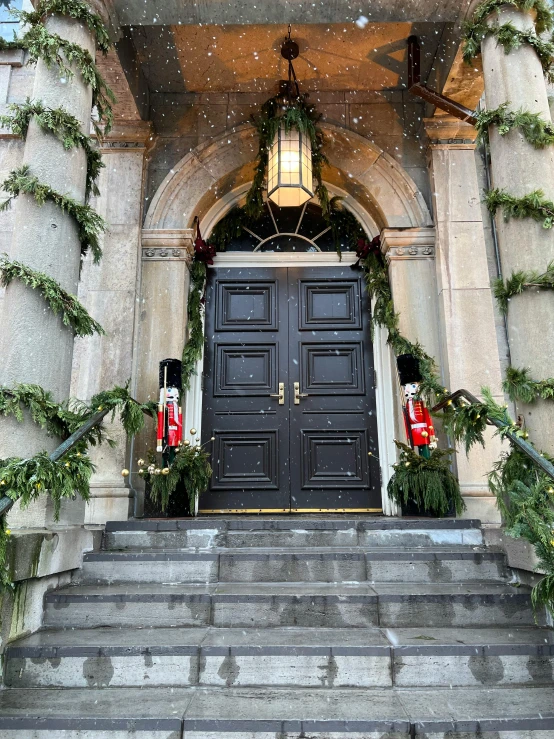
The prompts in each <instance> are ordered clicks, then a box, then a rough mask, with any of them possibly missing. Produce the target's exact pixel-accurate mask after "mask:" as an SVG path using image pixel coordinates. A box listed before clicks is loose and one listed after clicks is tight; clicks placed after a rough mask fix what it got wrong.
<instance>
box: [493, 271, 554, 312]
mask: <svg viewBox="0 0 554 739" xmlns="http://www.w3.org/2000/svg"><path fill="white" fill-rule="evenodd" d="M533 288H535V289H539V290H542V289H550V290H552V289H554V262H550V264H549V265H548V267H547V268H546V272H543V273H542V274H540V273H539V272H537V271H532V272H523V271H520V272H512V274H511V276H510V277H509V278H508V279H507V280H506V283H504V280H503V279H502V278H501V277H499V278H498V279H497V280H494V281H493V291H494V296H495V298H496V300H497V301H498V307H499V308H500V311H501V312H502V313H504V314H506V313H507V312H508V304H509V301H510V299H511V298H513V297H514V295H521V294H522V293H523V291H524V290H530V289H533Z"/></svg>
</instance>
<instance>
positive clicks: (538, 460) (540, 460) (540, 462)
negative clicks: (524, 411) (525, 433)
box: [431, 389, 554, 480]
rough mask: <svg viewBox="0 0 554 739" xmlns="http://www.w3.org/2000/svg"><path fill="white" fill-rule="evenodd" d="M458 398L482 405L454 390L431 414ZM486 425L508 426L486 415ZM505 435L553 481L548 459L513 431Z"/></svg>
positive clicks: (472, 396) (465, 394)
mask: <svg viewBox="0 0 554 739" xmlns="http://www.w3.org/2000/svg"><path fill="white" fill-rule="evenodd" d="M459 398H465V399H466V400H468V401H469V402H470V403H472V404H474V403H477V404H478V405H482V401H480V400H479V398H477V397H476V396H475V395H473V393H470V392H469V390H464V389H461V390H456V392H454V393H450V395H447V396H446V397H445V398H443V400H441V402H440V403H437V405H435V406H433V408H432V409H431V411H432V412H433V413H436V412H437V411H441V410H442V409H443V408H445V407H446V406H447V405H451V404H452V403H453V402H454V401H455V400H458V399H459ZM487 423H488V425H489V426H496V428H499V429H505V428H507V427H508V426H509V424H506V423H502V421H499V420H498V419H497V418H491V417H490V416H488V415H487ZM505 433H506V436H507V437H508V439H509V440H510V441H511V442H512V444H514V446H517V448H518V449H520V451H522V452H523V453H524V454H526V455H527V456H528V457H529V459H530V460H531V461H532V462H534V463H535V464H536V465H537V466H538V467H540V468H541V470H542V471H543V472H545V473H546V474H547V475H548V476H549V477H551V478H552V479H553V480H554V465H553V464H552V462H549V461H548V459H546V458H545V457H543V456H542V455H541V454H540V453H539V452H537V450H536V449H535V447H534V446H532V445H531V444H529V442H528V441H525V439H522V438H521V437H520V436H518V435H517V434H514V433H513V431H506V432H505Z"/></svg>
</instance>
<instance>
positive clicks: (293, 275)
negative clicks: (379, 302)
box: [200, 267, 381, 510]
mask: <svg viewBox="0 0 554 739" xmlns="http://www.w3.org/2000/svg"><path fill="white" fill-rule="evenodd" d="M369 318H370V316H369V306H368V304H367V297H366V294H365V290H364V285H363V279H362V275H361V273H357V272H353V271H352V270H351V269H350V267H344V268H341V267H339V268H308V269H304V268H303V269H294V268H275V269H238V268H236V269H221V268H215V269H213V270H210V279H209V285H208V290H207V300H206V337H207V341H206V351H205V363H204V371H205V376H204V377H205V381H204V400H203V404H204V407H203V422H202V428H203V438H204V439H207V438H209V436H211V435H213V436H215V437H216V441H215V442H214V454H213V468H214V473H213V478H212V485H211V487H210V490H209V491H208V492H207V493H205V494H204V495H203V496H202V498H201V501H200V509H201V510H289V509H292V510H322V509H327V510H329V509H333V510H356V509H359V510H380V508H381V493H380V481H379V474H378V467H377V463H376V460H375V458H373V459H372V458H371V457H370V456H369V452H372V453H376V452H377V419H376V415H375V390H374V381H373V347H372V344H371V339H370V336H369ZM279 383H283V385H284V403H283V404H281V402H280V400H279V398H278V397H271V396H278V394H279ZM295 383H297V385H298V386H297V388H296V392H295Z"/></svg>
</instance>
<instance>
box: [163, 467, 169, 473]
mask: <svg viewBox="0 0 554 739" xmlns="http://www.w3.org/2000/svg"><path fill="white" fill-rule="evenodd" d="M162 475H169V467H164V468H163V470H162Z"/></svg>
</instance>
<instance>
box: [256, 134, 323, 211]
mask: <svg viewBox="0 0 554 739" xmlns="http://www.w3.org/2000/svg"><path fill="white" fill-rule="evenodd" d="M313 195H314V192H313V178H312V147H311V144H310V141H309V139H308V137H307V136H305V135H304V134H302V133H300V131H297V130H296V129H295V128H291V129H290V131H286V129H285V126H284V125H281V126H280V127H279V130H278V131H277V133H276V135H275V139H274V140H273V144H272V145H271V149H270V150H269V160H268V165H267V196H268V198H269V199H270V200H272V201H273V202H274V203H275V205H278V206H279V207H280V208H293V207H297V206H299V205H303V204H304V203H305V202H307V201H308V200H310V198H312V197H313Z"/></svg>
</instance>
